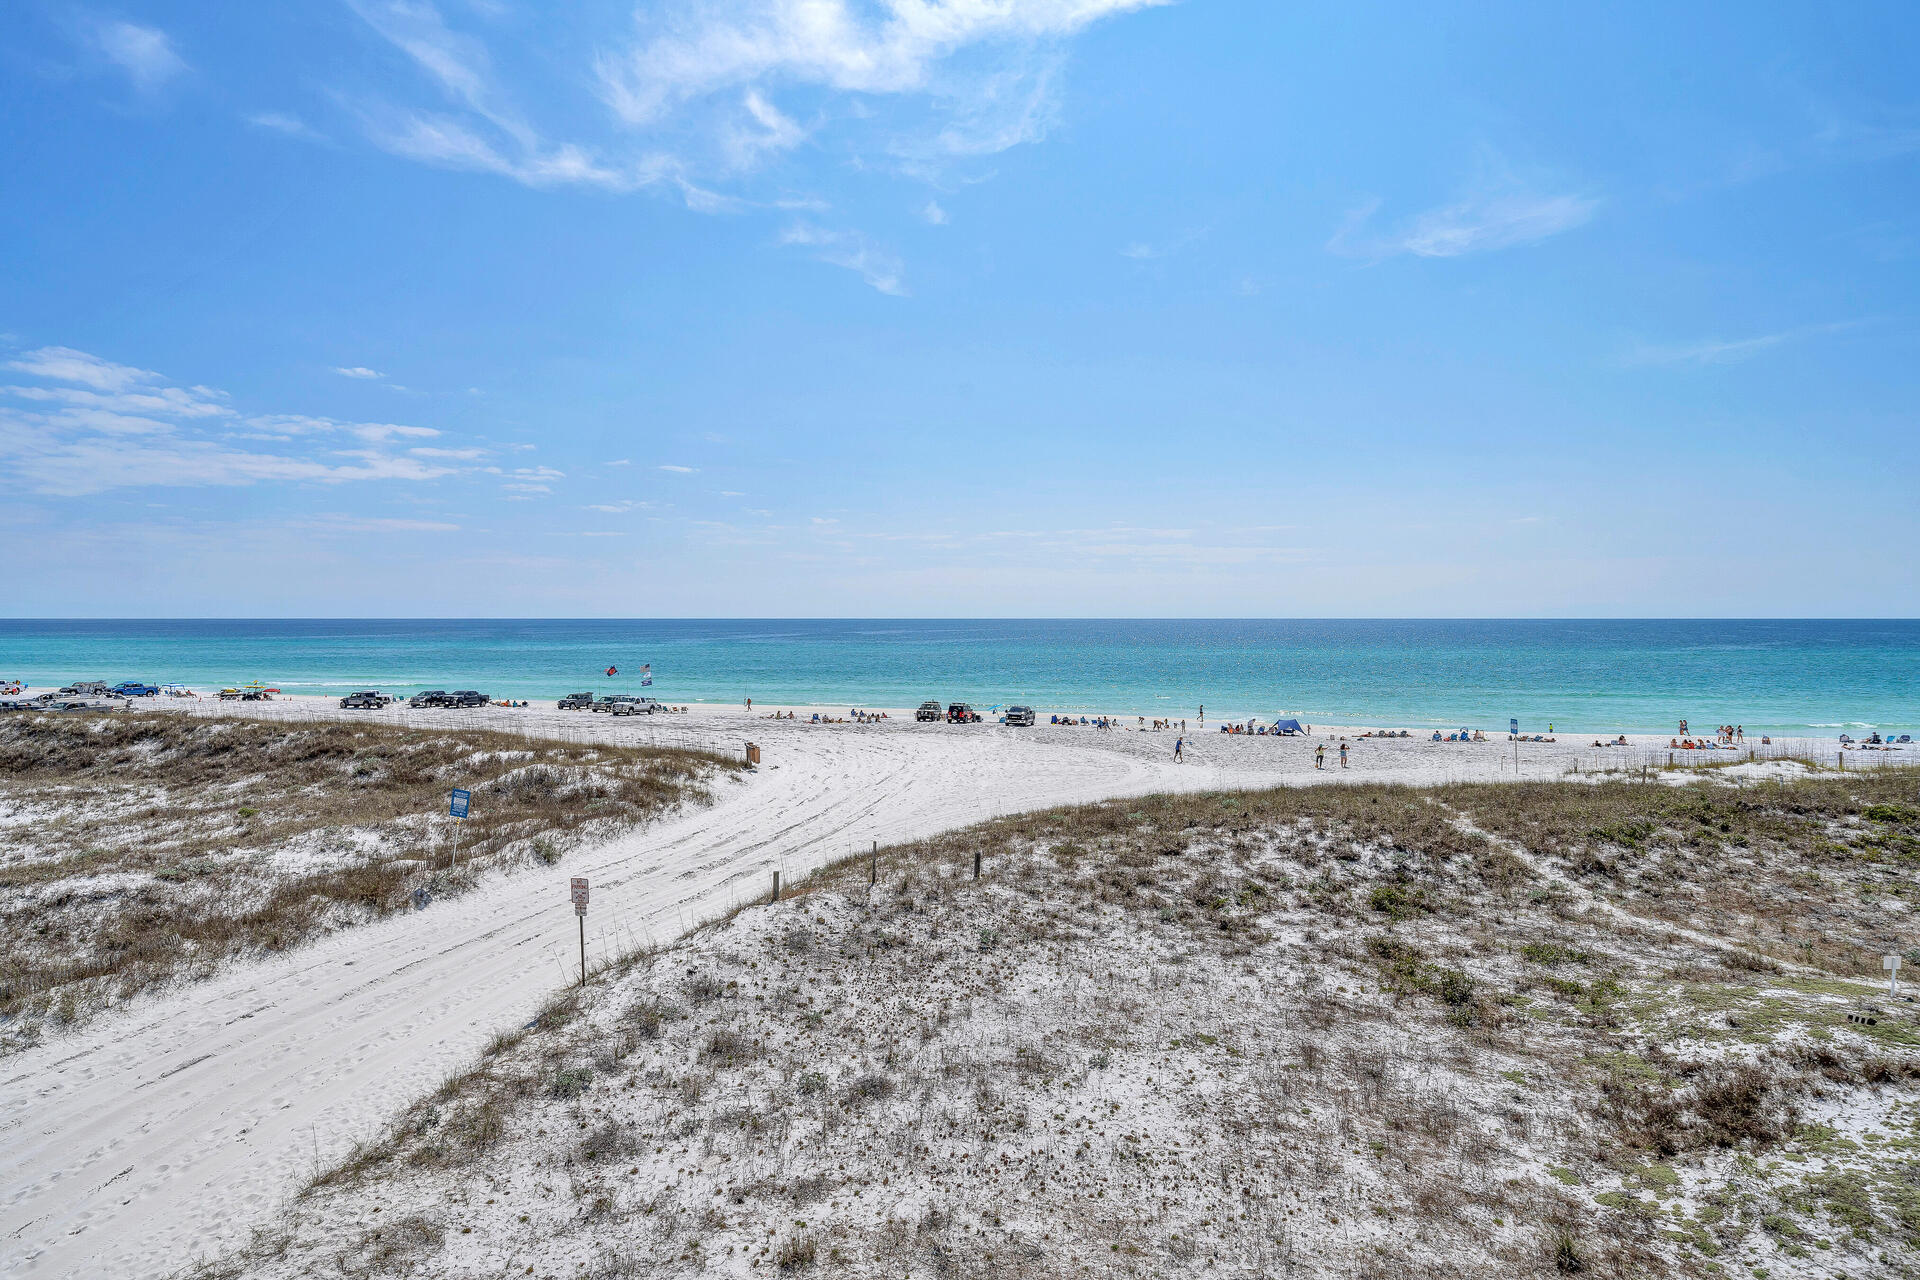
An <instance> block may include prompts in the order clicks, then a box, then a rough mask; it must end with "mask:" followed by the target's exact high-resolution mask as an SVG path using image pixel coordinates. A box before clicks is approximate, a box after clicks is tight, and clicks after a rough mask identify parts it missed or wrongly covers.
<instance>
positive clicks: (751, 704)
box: [747, 698, 753, 712]
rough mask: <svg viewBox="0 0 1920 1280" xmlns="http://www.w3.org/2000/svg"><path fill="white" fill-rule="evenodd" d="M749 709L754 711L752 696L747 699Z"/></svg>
mask: <svg viewBox="0 0 1920 1280" xmlns="http://www.w3.org/2000/svg"><path fill="white" fill-rule="evenodd" d="M747 710H748V712H752V710H753V699H752V698H748V699H747Z"/></svg>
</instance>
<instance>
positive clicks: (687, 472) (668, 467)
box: [655, 462, 700, 476]
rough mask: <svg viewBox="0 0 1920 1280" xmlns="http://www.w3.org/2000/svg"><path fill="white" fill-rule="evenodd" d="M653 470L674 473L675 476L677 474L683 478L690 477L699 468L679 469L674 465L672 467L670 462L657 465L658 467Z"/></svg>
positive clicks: (679, 467)
mask: <svg viewBox="0 0 1920 1280" xmlns="http://www.w3.org/2000/svg"><path fill="white" fill-rule="evenodd" d="M655 469H656V470H659V471H672V472H674V473H676V474H678V475H683V476H690V475H692V474H693V473H694V472H696V471H698V470H699V469H700V468H698V467H681V466H676V465H674V464H673V463H671V462H663V463H661V464H660V465H659V466H658V467H657V468H655Z"/></svg>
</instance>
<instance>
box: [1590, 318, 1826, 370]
mask: <svg viewBox="0 0 1920 1280" xmlns="http://www.w3.org/2000/svg"><path fill="white" fill-rule="evenodd" d="M1860 323H1861V322H1860V321H1858V320H1843V321H1839V322H1836V323H1833V324H1817V325H1803V326H1801V327H1800V328H1797V329H1782V330H1780V331H1779V332H1777V333H1761V334H1755V335H1754V336H1752V337H1750V338H1704V339H1699V340H1696V341H1693V342H1669V343H1646V342H1643V343H1640V344H1638V345H1637V346H1635V347H1634V348H1632V349H1631V350H1630V351H1628V352H1627V354H1626V356H1625V360H1626V363H1628V364H1635V365H1687V364H1693V365H1704V364H1737V363H1739V362H1740V361H1742V360H1750V359H1752V358H1753V357H1754V356H1757V355H1759V354H1760V353H1761V352H1763V351H1770V350H1772V349H1774V348H1776V347H1780V346H1784V345H1786V344H1787V343H1790V342H1798V341H1800V340H1802V339H1805V338H1812V337H1818V336H1820V335H1821V334H1828V333H1839V332H1842V331H1844V330H1847V329H1853V328H1857V327H1859V325H1860Z"/></svg>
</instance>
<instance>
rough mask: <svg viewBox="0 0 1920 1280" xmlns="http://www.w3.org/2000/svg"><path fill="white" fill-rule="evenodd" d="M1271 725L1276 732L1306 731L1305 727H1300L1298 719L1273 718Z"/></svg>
mask: <svg viewBox="0 0 1920 1280" xmlns="http://www.w3.org/2000/svg"><path fill="white" fill-rule="evenodd" d="M1273 727H1274V731H1275V732H1277V733H1305V732H1306V730H1305V729H1302V728H1301V727H1300V722H1299V721H1298V720H1275V721H1274V722H1273Z"/></svg>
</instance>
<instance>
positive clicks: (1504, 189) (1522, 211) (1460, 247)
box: [1327, 158, 1600, 260]
mask: <svg viewBox="0 0 1920 1280" xmlns="http://www.w3.org/2000/svg"><path fill="white" fill-rule="evenodd" d="M1481 167H1482V169H1483V170H1486V171H1487V172H1486V174H1485V176H1483V177H1482V178H1481V180H1480V181H1479V182H1478V183H1477V184H1476V185H1475V186H1474V187H1473V188H1472V189H1471V190H1470V191H1469V192H1468V194H1466V195H1464V196H1462V197H1461V198H1459V199H1457V200H1453V201H1451V202H1449V203H1447V204H1444V205H1440V206H1439V207H1437V208H1433V209H1429V210H1427V211H1426V212H1424V213H1420V214H1417V215H1415V216H1414V217H1412V218H1410V219H1407V220H1406V221H1404V222H1402V223H1400V224H1399V225H1397V226H1392V227H1388V228H1385V229H1380V228H1376V227H1375V225H1374V216H1375V215H1376V214H1377V213H1378V212H1379V211H1380V202H1379V201H1378V200H1369V201H1367V202H1366V203H1364V204H1362V205H1360V206H1359V207H1358V208H1356V209H1354V210H1353V211H1352V212H1351V213H1350V214H1348V215H1347V218H1346V221H1345V222H1343V223H1342V224H1341V226H1340V227H1339V229H1338V230H1336V231H1335V232H1334V234H1333V237H1332V238H1331V239H1330V240H1329V241H1328V242H1327V248H1328V250H1329V251H1330V252H1333V253H1337V254H1341V255H1344V256H1348V257H1358V258H1371V259H1375V260H1378V259H1384V258H1390V257H1394V256H1396V255H1399V254H1412V255H1413V256H1415V257H1420V258H1457V257H1461V256H1463V255H1465V254H1470V253H1483V252H1487V251H1490V250H1495V249H1509V248H1513V247H1515V246H1517V245H1527V244H1537V243H1539V242H1540V241H1542V240H1546V239H1548V238H1550V237H1552V236H1557V235H1559V234H1561V233H1562V232H1566V231H1571V230H1573V229H1574V228H1576V227H1580V226H1584V225H1585V224H1586V223H1587V222H1588V221H1589V220H1590V219H1591V218H1592V217H1593V215H1594V212H1595V210H1597V209H1598V208H1599V207H1600V202H1599V200H1598V198H1596V197H1594V196H1592V195H1588V194H1585V193H1581V192H1574V191H1553V190H1546V189H1542V186H1541V184H1535V183H1530V182H1527V181H1524V180H1522V179H1521V178H1519V177H1517V176H1516V175H1514V174H1513V173H1512V172H1511V171H1510V170H1508V169H1506V168H1505V166H1504V165H1503V164H1501V163H1500V162H1499V161H1498V160H1497V158H1485V159H1483V161H1482V165H1481Z"/></svg>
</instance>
